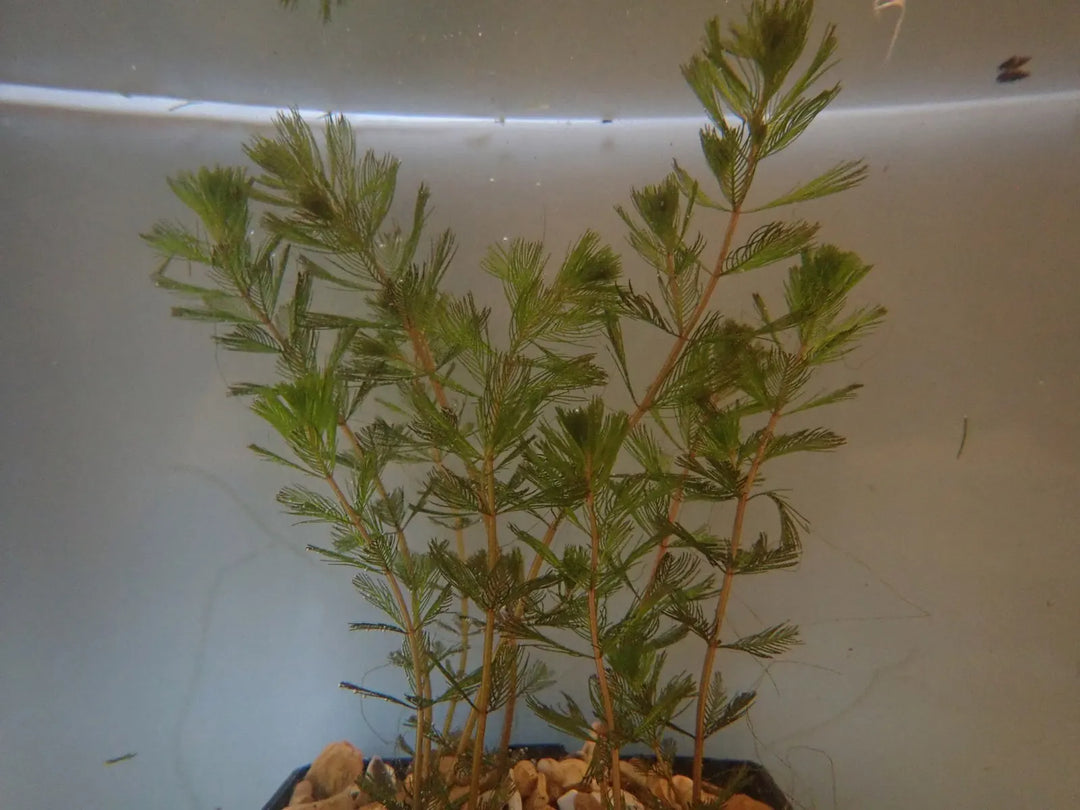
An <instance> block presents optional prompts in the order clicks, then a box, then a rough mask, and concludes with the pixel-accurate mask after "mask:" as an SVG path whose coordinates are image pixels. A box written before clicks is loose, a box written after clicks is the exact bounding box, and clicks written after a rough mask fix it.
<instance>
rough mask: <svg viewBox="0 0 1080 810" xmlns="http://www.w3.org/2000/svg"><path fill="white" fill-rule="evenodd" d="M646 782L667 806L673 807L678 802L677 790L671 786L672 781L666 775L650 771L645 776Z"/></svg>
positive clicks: (651, 791)
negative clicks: (676, 797) (676, 798)
mask: <svg viewBox="0 0 1080 810" xmlns="http://www.w3.org/2000/svg"><path fill="white" fill-rule="evenodd" d="M645 784H646V786H647V787H648V790H649V792H650V793H652V795H654V796H655V797H656V798H658V799H659V800H660V802H661V803H662V804H664V805H665V806H668V807H671V806H673V805H675V804H676V801H675V791H674V790H673V789H672V787H671V782H669V781H668V780H667V779H665V778H664V777H662V776H660V775H659V774H655V773H650V774H648V775H647V776H646V777H645Z"/></svg>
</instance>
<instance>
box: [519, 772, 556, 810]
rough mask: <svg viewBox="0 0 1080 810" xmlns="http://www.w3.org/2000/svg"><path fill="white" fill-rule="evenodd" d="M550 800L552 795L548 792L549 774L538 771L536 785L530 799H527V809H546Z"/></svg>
mask: <svg viewBox="0 0 1080 810" xmlns="http://www.w3.org/2000/svg"><path fill="white" fill-rule="evenodd" d="M550 801H551V795H550V793H548V780H547V776H546V775H545V774H542V773H538V774H537V775H536V786H535V788H534V790H533V792H532V793H531V794H530V795H529V797H528V799H526V800H525V810H544V808H545V807H547V806H548V803H549V802H550Z"/></svg>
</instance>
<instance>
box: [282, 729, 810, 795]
mask: <svg viewBox="0 0 1080 810" xmlns="http://www.w3.org/2000/svg"><path fill="white" fill-rule="evenodd" d="M514 748H515V750H519V751H523V752H524V754H525V756H526V757H528V758H529V759H543V758H544V757H552V758H554V759H558V758H559V757H563V756H566V749H565V748H563V747H562V746H561V745H525V746H515V747H514ZM386 762H387V763H388V764H389V765H390V766H391V767H393V768H394V770H397V771H399V772H402V773H403V772H404V771H405V770H406V769H407V768H408V767H409V760H407V759H400V760H399V759H388V760H386ZM672 764H673V765H674V767H675V772H676V773H681V774H689V773H690V767H691V764H692V759H691V757H675V762H674V763H672ZM308 767H309V766H307V765H304V766H303V767H302V768H297V769H296V770H295V771H293V772H292V773H291V774H289V777H288V778H287V779H286V780H285V781H284V782H282V783H281V787H279V788H278V789H277V791H275V793H274V795H273V796H272V797H271V798H270V801H268V802H267V803H266V804H264V805H263V810H285V808H286V807H288V806H289V797H290V796H292V791H293V788H294V787H296V783H297V782H299V781H300V780H301V779H303V778H304V776H305V775H306V774H307V770H308ZM705 779H706V781H709V782H712V783H714V784H718V785H728V784H731V783H732V781H733V780H734V782H735V789H736V792H738V793H745V794H746V795H747V796H749V797H750V798H751V799H757V800H758V801H759V802H765V804H767V805H769V807H772V808H773V810H792V807H791V803H790V802H789V801H788V799H787V796H785V795H784V791H782V790H780V788H779V787H778V786H777V784H776V782H775V781H773V778H772V776H770V775H769V772H768V771H767V770H765V768H763V767H762V766H761V765H759V764H758V763H756V762H749V761H746V760H739V759H707V760H705Z"/></svg>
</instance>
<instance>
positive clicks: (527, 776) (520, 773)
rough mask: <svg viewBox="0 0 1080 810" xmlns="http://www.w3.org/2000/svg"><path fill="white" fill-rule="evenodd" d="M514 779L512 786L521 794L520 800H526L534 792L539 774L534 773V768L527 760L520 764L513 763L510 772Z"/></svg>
mask: <svg viewBox="0 0 1080 810" xmlns="http://www.w3.org/2000/svg"><path fill="white" fill-rule="evenodd" d="M512 775H513V777H514V786H515V787H517V790H518V793H520V794H521V798H523V799H527V798H529V797H530V796H531V795H532V794H533V791H534V790H536V780H537V777H538V776H539V774H538V773H537V771H536V766H535V765H533V764H532V763H531V762H529V760H527V759H523V760H521V761H520V762H516V763H514V768H513V771H512Z"/></svg>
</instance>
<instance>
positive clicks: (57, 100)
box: [0, 82, 1080, 128]
mask: <svg viewBox="0 0 1080 810" xmlns="http://www.w3.org/2000/svg"><path fill="white" fill-rule="evenodd" d="M1077 102H1080V91H1067V92H1059V93H1042V94H1035V95H1014V96H1008V97H1004V98H988V99H971V100H963V101H934V102H924V103H919V104H896V105H883V106H873V107H842V108H838V109H833V110H826V111H825V112H824V113H823V114H822V117H823V118H824V117H828V118H834V117H835V118H840V117H862V116H880V115H927V114H931V113H963V112H975V111H985V110H993V109H999V108H1017V107H1022V106H1027V105H1033V104H1044V103H1051V104H1074V103H1077ZM0 105H10V106H21V107H37V108H47V109H55V110H65V111H72V112H88V113H97V114H104V115H126V116H133V117H150V118H172V119H180V120H191V121H217V122H227V123H240V124H267V123H270V122H271V121H272V120H273V119H274V117H275V116H276V115H278V113H280V112H282V110H283V109H284V108H280V107H270V106H265V105H257V104H235V103H230V102H224V101H198V100H187V99H181V98H172V97H169V96H146V95H134V94H126V93H115V92H110V91H104V90H74V89H69V88H62V87H42V86H38V85H28V84H5V83H2V82H0ZM299 112H300V114H301V115H302V116H303V117H304V118H305V119H307V120H310V121H316V120H318V119H320V118H323V117H325V116H326V115H327V111H326V110H313V109H300V110H299ZM331 112H333V113H334V114H339V111H336V110H335V111H331ZM344 115H345V117H346V118H347V119H348V120H349V121H350V122H352V123H354V124H359V125H363V126H366V127H394V128H400V127H407V128H439V127H447V126H451V127H489V126H491V125H493V124H497V125H509V126H515V127H556V126H557V127H565V126H606V125H608V124H614V125H618V126H620V127H626V126H634V125H638V126H648V127H650V128H652V127H657V126H670V127H673V128H681V127H696V126H697V125H699V124H700V123H701V120H702V119H701V117H700V116H670V117H637V118H617V119H615V120H614V121H604V120H601V119H600V118H581V117H575V118H551V117H549V118H540V117H514V118H511V117H506V118H490V117H481V116H450V115H394V114H389V113H355V112H352V113H349V112H347V113H344Z"/></svg>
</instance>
